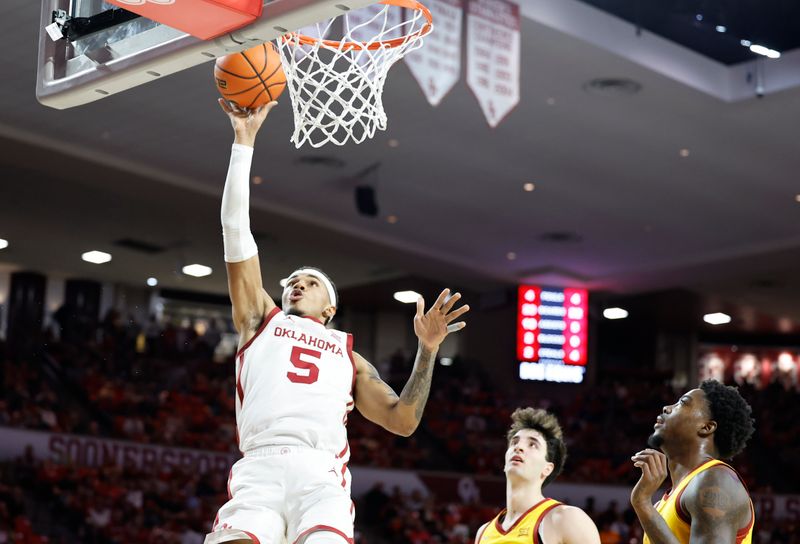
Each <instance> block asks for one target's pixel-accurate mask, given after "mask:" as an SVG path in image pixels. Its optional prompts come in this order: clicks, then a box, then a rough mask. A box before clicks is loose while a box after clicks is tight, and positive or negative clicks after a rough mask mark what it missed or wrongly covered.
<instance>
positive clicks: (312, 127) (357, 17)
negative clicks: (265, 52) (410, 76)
mask: <svg viewBox="0 0 800 544" xmlns="http://www.w3.org/2000/svg"><path fill="white" fill-rule="evenodd" d="M403 12H405V17H403ZM337 20H338V21H341V23H342V37H341V38H340V39H339V40H337V41H331V40H328V39H325V37H326V36H328V35H329V34H330V32H331V30H332V28H331V26H332V25H333V23H334V21H337ZM426 26H427V28H426ZM431 29H432V26H430V25H429V24H428V19H427V18H426V17H425V14H424V12H423V11H422V10H419V9H414V10H411V9H406V10H403V9H402V8H401V7H398V6H395V5H383V4H376V5H373V6H369V7H368V8H364V10H356V11H354V12H352V13H348V14H344V15H342V16H341V17H338V18H336V19H331V20H330V21H327V22H325V23H318V24H317V25H315V27H311V28H310V29H305V30H306V31H307V32H306V34H314V37H315V38H316V37H321V39H316V40H310V39H308V37H307V36H303V35H301V34H299V33H291V34H286V35H285V36H284V37H283V38H282V39H281V38H279V39H278V45H279V47H280V50H281V57H282V60H283V70H284V72H285V73H286V84H287V87H288V88H289V96H290V97H291V99H292V111H293V112H294V134H292V138H291V141H292V142H294V145H295V147H298V148H299V147H300V146H302V145H303V144H309V145H311V146H312V147H321V146H323V145H325V144H326V143H329V142H330V143H334V144H336V145H344V144H346V143H347V142H348V141H351V140H352V141H353V142H354V143H357V144H358V143H361V142H363V141H364V140H365V139H367V138H372V137H373V136H374V135H375V131H376V130H377V129H381V130H386V113H385V112H384V111H383V100H382V94H383V86H384V83H385V82H386V74H387V73H388V72H389V68H391V67H392V65H393V64H394V63H395V62H397V61H398V60H400V59H401V58H403V56H404V55H405V54H406V53H408V52H409V51H413V50H414V49H417V48H419V47H421V46H422V37H423V36H424V35H426V34H428V33H429V32H430V30H431ZM387 41H390V44H386V43H381V42H387ZM370 47H372V49H371V48H370Z"/></svg>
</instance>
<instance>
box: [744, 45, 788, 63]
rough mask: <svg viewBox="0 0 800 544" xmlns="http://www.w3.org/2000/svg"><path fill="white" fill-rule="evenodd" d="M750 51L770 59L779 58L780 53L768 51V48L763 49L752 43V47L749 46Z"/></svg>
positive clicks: (761, 46) (772, 50)
mask: <svg viewBox="0 0 800 544" xmlns="http://www.w3.org/2000/svg"><path fill="white" fill-rule="evenodd" d="M750 51H752V52H753V53H755V54H756V55H763V56H765V57H768V58H771V59H779V58H781V54H780V52H778V51H775V50H774V49H770V48H769V47H764V46H763V45H758V44H757V43H754V44H753V45H751V46H750Z"/></svg>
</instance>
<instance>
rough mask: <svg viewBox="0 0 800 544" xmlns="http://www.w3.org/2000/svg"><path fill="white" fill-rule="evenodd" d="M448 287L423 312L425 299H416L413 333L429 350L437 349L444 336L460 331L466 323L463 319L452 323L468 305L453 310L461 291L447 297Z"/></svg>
mask: <svg viewBox="0 0 800 544" xmlns="http://www.w3.org/2000/svg"><path fill="white" fill-rule="evenodd" d="M449 294H450V289H445V290H444V291H442V293H441V294H440V295H439V298H437V299H436V302H434V303H433V306H431V309H430V310H428V312H427V313H425V300H424V299H423V298H422V297H419V299H417V315H415V316H414V333H416V335H417V338H418V339H419V342H420V344H422V346H423V347H424V348H426V349H428V350H430V351H435V350H437V349H439V345H440V344H441V343H442V341H443V340H444V339H445V337H446V336H447V335H448V334H449V333H451V332H455V331H460V330H461V329H463V328H464V327H466V326H467V324H466V323H465V322H464V321H458V322H456V323H453V321H455V320H456V319H458V318H459V317H461V316H462V315H464V314H465V313H467V312H468V311H469V306H467V305H465V306H461V307H459V308H458V309H456V310H453V306H455V304H456V302H458V300H459V299H460V298H461V293H456V294H455V295H453V296H451V297H449V298H448V295H449Z"/></svg>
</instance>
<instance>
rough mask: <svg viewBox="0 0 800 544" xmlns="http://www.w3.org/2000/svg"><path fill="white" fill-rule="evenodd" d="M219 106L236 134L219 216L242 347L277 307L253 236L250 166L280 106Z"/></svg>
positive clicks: (236, 323)
mask: <svg viewBox="0 0 800 544" xmlns="http://www.w3.org/2000/svg"><path fill="white" fill-rule="evenodd" d="M219 104H220V107H221V108H222V110H223V111H224V112H225V113H226V114H227V115H228V117H229V118H230V120H231V125H232V126H233V131H234V134H235V139H234V143H233V148H232V150H231V162H230V165H229V167H228V177H227V178H226V180H225V190H224V192H223V193H222V210H221V214H220V215H221V219H222V237H223V241H224V247H225V266H226V268H227V270H228V292H229V293H230V297H231V303H232V305H233V323H234V326H235V327H236V330H237V331H239V335H240V342H241V343H243V342H246V341H247V340H248V339H249V337H250V336H252V334H253V333H254V332H255V331H256V330H257V329H258V326H259V325H260V324H261V321H262V320H263V318H264V315H265V314H266V313H267V312H269V311H270V310H272V308H274V307H275V302H274V301H273V300H272V298H271V297H270V296H269V295H268V294H267V292H266V291H265V290H264V287H263V284H262V280H261V266H260V263H259V260H258V248H257V247H256V242H255V239H254V238H253V234H252V232H250V164H251V162H252V159H253V145H254V144H255V141H256V134H257V133H258V129H259V128H261V124H262V123H263V122H264V119H266V117H267V114H268V113H269V111H270V110H271V109H272V108H273V107H274V106H275V105H276V104H277V102H270V103H269V104H267V105H266V106H262V107H260V108H258V109H255V110H244V109H239V108H234V107H231V106H230V105H229V104H228V103H227V102H226V101H224V100H222V99H220V100H219Z"/></svg>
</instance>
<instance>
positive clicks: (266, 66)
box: [214, 42, 286, 108]
mask: <svg viewBox="0 0 800 544" xmlns="http://www.w3.org/2000/svg"><path fill="white" fill-rule="evenodd" d="M214 79H215V80H216V82H217V89H219V92H220V93H221V94H222V96H223V97H224V98H225V99H226V100H232V101H233V102H236V104H237V105H238V106H239V107H241V108H257V107H259V106H263V105H264V104H268V103H269V102H272V101H273V100H277V99H278V97H279V96H280V94H281V93H282V92H283V89H284V87H286V74H284V73H283V67H282V66H281V54H280V52H279V51H278V49H277V48H276V47H275V45H274V44H273V43H272V42H267V43H263V44H261V45H257V46H256V47H253V48H251V49H248V50H247V51H242V52H241V53H234V54H233V55H227V56H225V57H220V58H218V59H217V63H216V65H215V66H214Z"/></svg>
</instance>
